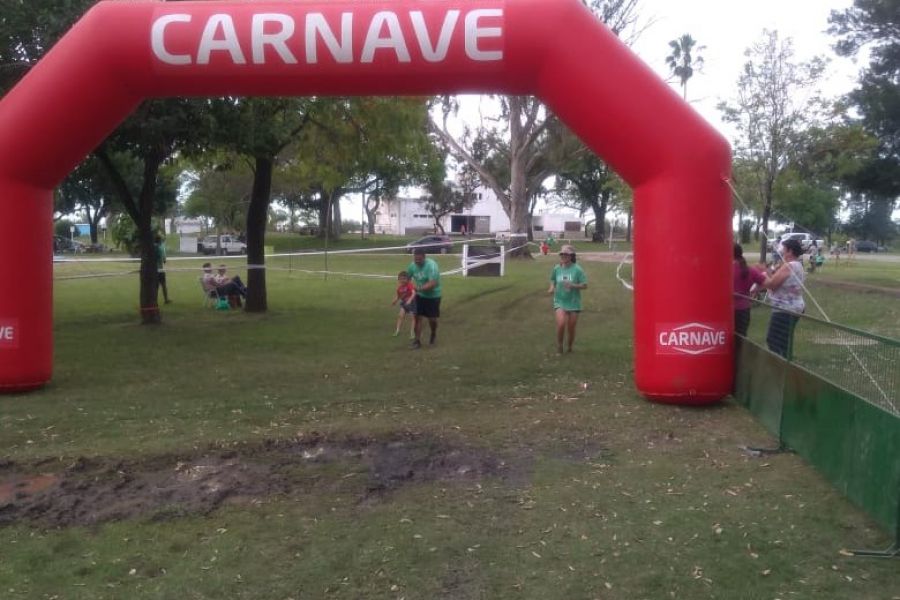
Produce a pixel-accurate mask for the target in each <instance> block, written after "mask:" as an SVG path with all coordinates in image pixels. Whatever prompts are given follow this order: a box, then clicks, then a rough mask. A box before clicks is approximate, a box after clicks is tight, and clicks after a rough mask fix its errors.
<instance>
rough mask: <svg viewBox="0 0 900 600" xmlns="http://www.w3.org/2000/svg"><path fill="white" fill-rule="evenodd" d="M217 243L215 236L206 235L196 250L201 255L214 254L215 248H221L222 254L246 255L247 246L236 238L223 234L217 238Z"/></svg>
mask: <svg viewBox="0 0 900 600" xmlns="http://www.w3.org/2000/svg"><path fill="white" fill-rule="evenodd" d="M218 238H219V241H218V244H217V243H216V236H214V235H208V236H206V237H205V238H203V239H202V240H201V241H200V242H199V243H198V244H197V246H198V248H197V250H198V251H199V252H200V253H201V254H215V253H216V249H217V248H221V249H222V250H221V252H222V254H246V253H247V244H245V243H244V242H242V241H240V240H239V239H237V236H234V235H230V234H223V235H220V236H218Z"/></svg>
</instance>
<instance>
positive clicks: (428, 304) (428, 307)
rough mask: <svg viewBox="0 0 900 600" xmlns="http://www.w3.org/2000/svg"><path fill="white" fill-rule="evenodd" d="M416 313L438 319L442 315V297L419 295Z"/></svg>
mask: <svg viewBox="0 0 900 600" xmlns="http://www.w3.org/2000/svg"><path fill="white" fill-rule="evenodd" d="M416 314H417V315H419V316H420V317H426V318H428V319H437V318H438V317H440V316H441V299H440V298H425V297H422V296H419V297H417V298H416Z"/></svg>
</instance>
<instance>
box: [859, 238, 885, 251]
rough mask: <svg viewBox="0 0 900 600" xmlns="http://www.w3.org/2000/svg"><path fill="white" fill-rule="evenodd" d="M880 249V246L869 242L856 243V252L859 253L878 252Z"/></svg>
mask: <svg viewBox="0 0 900 600" xmlns="http://www.w3.org/2000/svg"><path fill="white" fill-rule="evenodd" d="M879 250H880V248H879V247H878V244H876V243H875V242H870V241H869V240H860V241H858V242H856V251H857V252H866V253H868V252H878V251H879Z"/></svg>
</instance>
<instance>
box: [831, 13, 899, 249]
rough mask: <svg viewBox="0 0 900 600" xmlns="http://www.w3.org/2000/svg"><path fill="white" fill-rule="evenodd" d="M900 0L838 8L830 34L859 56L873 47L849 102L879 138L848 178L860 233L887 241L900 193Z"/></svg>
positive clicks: (854, 225)
mask: <svg viewBox="0 0 900 600" xmlns="http://www.w3.org/2000/svg"><path fill="white" fill-rule="evenodd" d="M898 14H900V2H898V0H854V2H853V6H852V7H850V8H848V9H845V10H842V11H832V13H831V17H830V19H829V22H830V24H831V27H830V29H829V32H830V33H831V34H832V35H835V36H837V37H838V41H837V43H836V44H835V50H836V51H837V53H838V54H840V55H842V56H854V55H856V54H858V53H859V51H860V50H861V49H863V48H866V49H868V50H869V65H868V67H867V68H866V69H865V70H863V71H862V73H861V75H860V79H859V87H858V88H857V89H855V90H854V91H853V92H851V93H850V95H849V98H848V100H849V102H850V103H851V104H852V105H853V106H854V107H855V108H856V110H857V112H858V113H859V115H860V119H859V122H860V124H861V125H862V126H863V127H864V128H865V129H866V130H867V131H868V132H869V133H871V134H872V135H873V136H874V137H875V138H876V139H877V140H878V147H877V150H876V151H875V152H873V153H872V155H871V157H870V160H869V162H868V163H867V164H866V165H865V166H864V167H863V168H861V169H860V170H859V171H858V172H857V173H856V175H855V176H854V177H852V178H850V179H849V181H848V187H849V188H850V191H851V193H852V194H851V198H850V202H849V204H850V209H851V218H850V223H849V224H848V226H849V227H850V228H851V229H852V230H854V231H855V235H857V236H871V237H874V238H875V239H879V240H885V239H890V238H891V237H893V235H896V229H897V226H896V224H895V223H893V222H892V221H891V215H892V213H893V210H894V207H895V206H896V199H897V197H898V196H900V19H898V17H897V15H898Z"/></svg>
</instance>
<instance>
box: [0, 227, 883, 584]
mask: <svg viewBox="0 0 900 600" xmlns="http://www.w3.org/2000/svg"><path fill="white" fill-rule="evenodd" d="M310 243H312V242H310ZM275 245H276V250H277V251H285V250H288V249H291V250H294V249H298V248H297V247H296V246H290V247H289V246H287V245H285V246H282V245H281V242H276V243H275ZM389 245H390V244H389ZM311 247H312V246H311ZM408 260H409V257H408V256H406V255H399V254H397V255H366V256H358V255H357V256H346V255H332V256H330V257H329V258H328V261H329V265H328V266H329V269H330V270H332V271H336V272H339V273H355V274H371V275H376V274H387V275H389V276H391V277H388V278H384V279H379V278H374V277H373V278H364V277H360V276H358V275H347V274H339V273H334V274H331V275H330V276H329V277H328V278H327V280H326V279H325V278H324V277H323V276H322V275H319V274H316V273H315V271H317V270H320V269H322V268H323V267H324V257H321V256H310V257H291V258H280V259H276V260H274V261H272V262H271V263H270V265H271V266H272V267H273V268H272V270H271V271H270V272H269V273H268V275H267V278H268V282H269V306H270V311H269V312H268V313H267V314H264V315H248V314H244V313H242V312H237V311H233V312H232V311H230V312H219V311H215V310H212V309H205V308H203V306H202V304H203V298H202V295H201V293H200V288H199V285H198V283H197V275H198V271H197V267H198V265H199V264H200V262H202V261H201V260H196V261H190V262H177V263H175V262H173V263H171V264H172V265H173V266H175V267H176V268H177V269H183V270H173V272H172V273H171V274H170V276H169V286H170V293H171V296H172V298H173V299H174V301H175V302H174V304H171V305H168V306H166V307H164V314H163V318H164V324H163V325H162V326H160V327H141V326H139V325H137V324H136V320H137V280H136V276H133V275H132V276H125V277H107V278H93V277H85V278H75V279H60V280H58V281H57V282H56V285H55V309H56V314H55V319H56V321H55V333H56V371H55V375H54V379H53V382H52V383H51V384H50V385H49V386H48V387H47V388H46V389H44V390H41V391H38V392H35V393H31V394H27V395H13V396H5V397H2V398H0V403H2V406H3V410H2V411H0V452H2V454H0V456H2V457H3V459H2V460H0V486H2V484H3V482H4V481H9V480H13V479H15V478H19V479H22V478H24V477H25V476H26V475H27V476H29V477H30V478H31V479H30V480H33V479H34V476H35V475H38V474H43V475H45V476H46V478H47V479H48V480H49V481H54V482H55V483H54V484H53V485H54V486H64V489H62V490H61V491H60V490H57V492H56V493H55V500H53V501H52V502H51V501H47V502H45V503H43V504H42V503H35V504H33V505H32V506H31V508H30V510H21V509H15V508H13V509H10V508H9V507H6V508H4V507H3V506H2V503H0V598H3V599H7V598H9V599H18V598H35V599H44V598H59V599H67V600H68V599H91V600H95V599H103V598H108V599H119V598H129V599H132V598H141V599H142V598H148V599H149V598H152V599H168V598H178V599H193V598H197V599H199V598H204V599H205V598H209V599H224V598H228V599H231V598H241V599H245V598H246V599H250V598H258V599H267V600H268V599H281V600H286V599H288V598H293V599H295V600H299V599H317V598H328V599H331V598H334V599H348V600H349V599H363V598H364V599H370V598H371V599H382V598H383V599H393V600H399V599H401V598H404V599H407V600H411V599H428V600H431V599H447V600H450V599H453V600H468V599H491V600H493V599H505V598H524V599H540V600H555V599H560V600H562V599H566V600H571V599H594V598H602V599H605V600H608V599H627V600H633V599H642V598H646V599H659V598H687V599H692V598H698V599H700V598H704V599H705V598H722V599H729V600H730V599H748V600H749V599H760V600H762V599H766V600H771V599H773V598H785V599H787V598H816V599H820V598H821V599H845V598H854V599H869V598H871V599H884V598H892V597H897V596H898V595H900V574H898V569H897V563H896V561H875V560H864V559H859V558H850V557H847V556H845V555H844V554H842V553H841V550H842V549H843V548H848V547H854V548H859V547H861V548H881V547H885V546H887V545H888V544H889V543H890V541H891V537H890V535H889V532H884V531H881V530H879V529H878V528H877V527H876V526H875V525H874V524H873V523H872V522H871V521H870V520H869V519H868V518H867V517H866V515H865V514H863V513H861V512H860V511H858V510H857V509H855V508H854V507H853V506H851V505H850V504H849V503H848V502H847V501H846V500H844V499H843V498H842V497H841V496H840V495H839V494H838V493H837V492H835V491H834V490H833V489H832V488H831V487H830V486H829V484H828V483H827V482H826V481H825V480H824V479H823V478H822V477H820V476H819V475H818V474H817V473H816V472H815V471H813V470H812V468H810V467H809V466H807V465H806V464H805V463H804V462H803V461H802V460H801V459H800V458H798V457H796V456H794V455H791V454H784V455H775V456H764V457H761V458H753V457H749V456H747V455H745V454H744V453H743V452H742V451H741V449H740V446H742V445H755V446H768V445H772V443H773V440H771V439H770V438H769V436H768V435H767V433H766V432H765V431H764V429H763V428H762V427H761V426H760V425H758V424H757V423H756V422H755V421H754V419H753V417H752V416H751V415H750V414H749V413H747V412H746V411H745V410H743V409H742V408H740V407H738V406H736V405H734V404H732V403H730V402H724V403H722V404H721V405H718V406H715V407H710V408H703V409H689V408H678V407H670V406H662V405H657V404H651V403H648V402H647V401H645V400H643V399H642V398H641V397H640V396H638V395H637V394H636V393H635V391H634V389H633V385H632V379H631V353H632V349H631V328H632V312H631V296H630V294H629V293H628V292H627V291H626V290H624V289H623V288H622V286H621V285H619V283H618V282H617V281H616V280H615V276H614V271H615V267H616V265H615V264H604V263H599V262H597V263H593V262H584V263H583V264H584V267H585V269H586V271H587V273H588V277H589V279H590V282H591V287H590V289H589V290H588V291H587V292H586V293H585V311H584V314H583V315H582V320H581V322H580V325H579V339H578V340H577V342H576V348H575V352H574V353H573V354H571V355H566V356H562V357H560V356H557V355H556V353H555V343H554V340H553V321H552V315H551V312H550V308H549V298H548V297H547V296H546V294H545V293H544V292H545V289H546V287H547V285H546V279H547V277H548V274H549V270H550V268H551V266H552V264H553V262H554V261H555V257H539V258H537V259H536V260H534V261H516V262H513V263H511V264H510V265H508V276H507V277H506V278H504V279H490V278H469V279H462V278H460V277H448V278H446V279H445V281H444V300H443V306H442V311H443V313H444V316H443V317H442V319H441V329H440V332H439V340H438V344H437V345H436V346H434V347H430V348H425V349H423V350H421V351H417V352H413V351H411V350H410V349H409V348H408V340H406V339H405V337H400V338H394V337H392V336H391V334H392V332H393V325H394V319H395V316H396V312H395V309H393V308H392V307H391V306H390V302H391V300H392V298H393V289H394V280H393V277H392V276H393V275H394V274H396V272H397V271H399V270H400V269H402V268H404V267H405V266H406V264H407V263H408ZM438 260H439V262H440V263H441V266H442V270H445V271H446V270H449V269H452V268H455V267H456V266H457V265H458V262H459V259H458V257H455V256H446V257H439V258H438ZM240 264H241V263H240V261H238V262H235V263H234V267H233V268H232V270H233V271H235V272H240V273H241V274H242V275H244V274H245V273H243V272H242V271H241V269H240V268H239V265H240ZM129 268H133V267H125V266H121V265H116V264H110V263H105V264H102V265H99V264H93V265H91V264H85V263H74V264H67V265H58V268H57V276H58V277H70V276H82V275H97V274H100V273H115V272H117V271H122V270H127V269H129ZM848 270H849V269H848ZM826 273H827V271H826V270H823V271H822V273H821V274H822V275H823V276H824V275H825V274H826ZM818 276H819V275H818V274H817V277H818ZM835 293H838V292H836V291H835V290H832V289H831V288H825V287H824V286H823V289H822V295H823V298H822V299H820V300H824V301H826V302H829V303H832V302H833V304H829V306H833V307H835V310H836V311H837V314H832V315H831V316H832V318H834V319H835V320H839V321H844V320H846V319H843V318H842V317H845V316H848V315H847V314H841V313H842V312H850V313H851V314H852V315H853V316H854V318H856V319H857V320H858V321H859V322H860V323H862V321H864V320H868V321H869V324H872V323H873V322H877V321H881V320H883V319H884V318H885V315H886V314H893V313H886V312H885V310H895V309H890V308H889V307H888V308H885V307H884V306H883V305H877V306H880V307H881V310H880V311H878V310H876V308H871V311H870V312H865V311H863V309H862V308H860V307H867V306H869V304H870V303H869V302H868V296H867V295H866V296H863V297H861V298H856V297H855V296H852V295H851V296H852V297H851V299H848V297H849V296H848V295H847V294H845V293H844V292H843V291H840V294H842V296H840V297H839V298H837V297H836V296H835V297H834V298H837V299H835V300H832V299H831V298H832V297H829V299H827V300H825V295H826V294H835ZM893 302H894V303H895V304H896V300H893ZM861 311H862V312H861ZM54 489H55V488H54V487H52V486H51V488H49V489H48V490H47V493H49V492H52V491H53V490H54ZM0 490H2V487H0ZM37 495H38V496H39V495H40V493H38V494H37Z"/></svg>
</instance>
